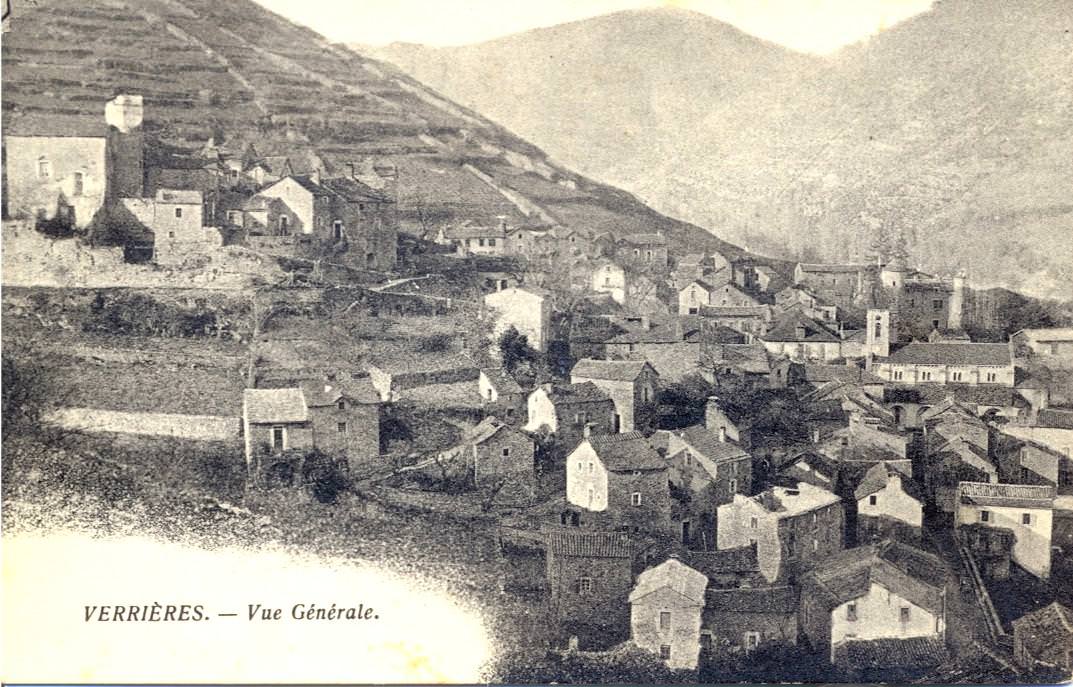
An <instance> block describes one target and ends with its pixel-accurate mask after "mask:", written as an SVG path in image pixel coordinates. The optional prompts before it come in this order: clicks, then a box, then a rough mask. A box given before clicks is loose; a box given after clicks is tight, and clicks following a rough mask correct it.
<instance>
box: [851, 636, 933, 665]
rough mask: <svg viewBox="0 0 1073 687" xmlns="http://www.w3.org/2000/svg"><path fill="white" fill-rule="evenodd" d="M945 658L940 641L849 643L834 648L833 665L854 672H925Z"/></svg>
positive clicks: (889, 640) (855, 641)
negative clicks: (921, 669) (890, 670)
mask: <svg viewBox="0 0 1073 687" xmlns="http://www.w3.org/2000/svg"><path fill="white" fill-rule="evenodd" d="M946 658H947V651H946V645H945V644H944V643H943V640H942V637H938V636H934V635H929V636H925V637H908V638H906V639H851V640H847V641H845V642H843V643H841V644H839V645H837V646H836V647H835V663H837V664H838V665H842V666H846V667H849V668H856V669H881V668H928V667H932V666H937V665H939V664H940V663H942V662H943V661H945V660H946Z"/></svg>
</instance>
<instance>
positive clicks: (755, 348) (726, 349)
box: [710, 343, 771, 374]
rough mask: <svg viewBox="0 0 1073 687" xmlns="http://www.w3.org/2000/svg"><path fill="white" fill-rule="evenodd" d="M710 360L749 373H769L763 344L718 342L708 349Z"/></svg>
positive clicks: (768, 360) (768, 361) (767, 359)
mask: <svg viewBox="0 0 1073 687" xmlns="http://www.w3.org/2000/svg"><path fill="white" fill-rule="evenodd" d="M710 354H711V358H712V361H713V362H714V363H715V364H716V365H719V366H724V367H732V368H736V369H738V370H740V371H742V372H747V373H749V374H769V373H770V372H771V362H770V357H769V356H768V351H767V349H766V348H764V344H760V343H752V344H719V345H717V346H712V347H711V350H710Z"/></svg>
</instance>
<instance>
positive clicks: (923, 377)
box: [920, 370, 931, 382]
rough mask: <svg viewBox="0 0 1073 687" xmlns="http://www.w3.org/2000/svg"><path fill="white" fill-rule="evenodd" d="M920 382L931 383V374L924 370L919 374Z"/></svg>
mask: <svg viewBox="0 0 1073 687" xmlns="http://www.w3.org/2000/svg"><path fill="white" fill-rule="evenodd" d="M920 380H921V381H923V382H928V381H931V372H928V371H927V370H924V371H922V372H921V373H920Z"/></svg>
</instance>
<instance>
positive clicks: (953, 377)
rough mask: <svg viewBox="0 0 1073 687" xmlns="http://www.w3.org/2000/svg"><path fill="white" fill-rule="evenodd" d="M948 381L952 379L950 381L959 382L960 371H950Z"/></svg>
mask: <svg viewBox="0 0 1073 687" xmlns="http://www.w3.org/2000/svg"><path fill="white" fill-rule="evenodd" d="M950 381H952V382H960V381H961V373H960V372H951V373H950Z"/></svg>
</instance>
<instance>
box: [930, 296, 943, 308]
mask: <svg viewBox="0 0 1073 687" xmlns="http://www.w3.org/2000/svg"><path fill="white" fill-rule="evenodd" d="M931 309H932V310H942V309H943V299H941V298H936V299H934V300H933V301H932V302H931Z"/></svg>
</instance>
